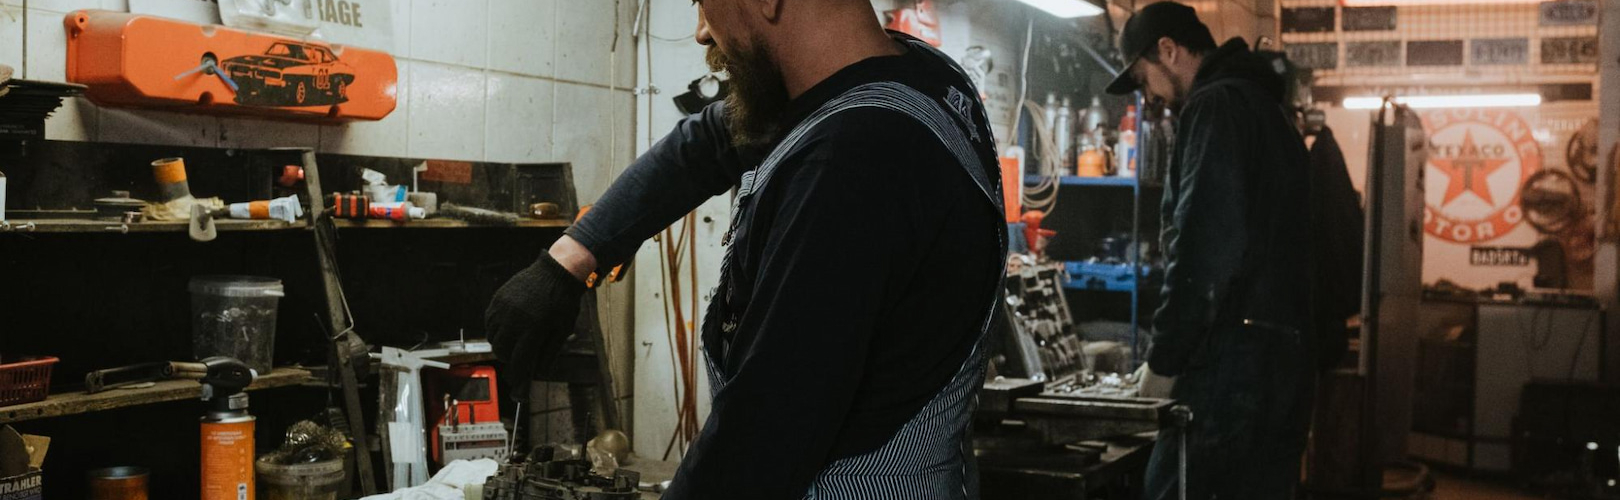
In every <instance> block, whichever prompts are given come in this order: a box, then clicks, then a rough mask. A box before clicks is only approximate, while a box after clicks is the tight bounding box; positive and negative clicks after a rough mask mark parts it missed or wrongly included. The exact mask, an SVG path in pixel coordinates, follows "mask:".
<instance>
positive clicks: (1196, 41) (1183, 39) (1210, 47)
mask: <svg viewBox="0 0 1620 500" xmlns="http://www.w3.org/2000/svg"><path fill="white" fill-rule="evenodd" d="M1168 36H1169V37H1170V40H1171V41H1173V42H1176V45H1180V46H1182V47H1183V48H1185V49H1187V52H1190V53H1192V55H1195V56H1201V55H1204V54H1208V53H1210V52H1214V51H1215V37H1214V36H1211V35H1210V34H1209V27H1208V26H1204V25H1203V23H1199V24H1198V26H1197V27H1195V28H1193V29H1188V30H1182V31H1181V32H1180V33H1175V34H1171V35H1168ZM1142 58H1143V59H1147V60H1149V61H1153V62H1159V51H1157V50H1152V49H1149V50H1148V51H1146V52H1143V53H1142Z"/></svg>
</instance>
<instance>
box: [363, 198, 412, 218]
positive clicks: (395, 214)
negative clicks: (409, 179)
mask: <svg viewBox="0 0 1620 500" xmlns="http://www.w3.org/2000/svg"><path fill="white" fill-rule="evenodd" d="M367 210H368V211H369V214H370V215H371V218H373V219H388V220H394V221H403V220H406V219H426V218H427V210H426V209H423V208H422V207H418V206H413V205H411V203H410V202H401V203H372V204H371V207H370V208H368V209H367Z"/></svg>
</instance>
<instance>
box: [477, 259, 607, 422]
mask: <svg viewBox="0 0 1620 500" xmlns="http://www.w3.org/2000/svg"><path fill="white" fill-rule="evenodd" d="M585 290H586V288H585V283H583V282H581V281H580V280H579V279H578V278H575V277H574V275H573V274H570V273H569V272H568V270H567V269H565V268H563V266H562V264H559V263H558V262H557V260H556V259H553V258H551V254H549V253H543V254H541V255H540V259H539V260H536V261H535V262H534V264H531V265H530V266H529V267H526V268H523V270H522V271H518V273H517V274H515V275H512V279H510V280H507V281H506V284H504V285H501V288H500V289H498V290H496V291H495V296H494V297H493V298H492V299H490V301H489V310H488V311H485V312H484V328H485V329H486V331H487V334H488V336H489V343H490V345H491V346H492V347H493V348H494V350H495V359H497V360H500V362H501V363H502V364H504V365H505V366H506V369H505V373H503V374H501V378H503V379H506V380H507V381H509V382H507V384H505V385H506V386H507V394H508V395H509V396H508V397H509V398H511V399H512V400H513V401H526V400H528V398H529V382H530V381H531V380H533V379H534V373H535V370H536V369H537V368H538V367H542V366H550V365H551V363H552V362H553V361H556V360H557V356H558V355H559V354H562V350H563V341H565V340H568V336H569V335H573V333H574V322H575V320H576V319H577V318H578V317H579V308H580V298H582V297H583V296H584V295H585Z"/></svg>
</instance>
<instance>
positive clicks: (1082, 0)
mask: <svg viewBox="0 0 1620 500" xmlns="http://www.w3.org/2000/svg"><path fill="white" fill-rule="evenodd" d="M1018 1H1020V2H1024V3H1025V4H1028V5H1029V6H1030V7H1034V8H1037V9H1041V10H1044V11H1046V13H1048V14H1051V15H1054V16H1057V17H1060V18H1063V19H1072V18H1076V17H1091V16H1095V15H1098V14H1102V13H1103V10H1102V7H1098V6H1096V5H1093V4H1092V3H1091V2H1087V1H1086V0H1018Z"/></svg>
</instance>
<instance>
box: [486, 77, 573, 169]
mask: <svg viewBox="0 0 1620 500" xmlns="http://www.w3.org/2000/svg"><path fill="white" fill-rule="evenodd" d="M487 85H488V87H487V88H486V89H485V92H484V94H485V96H486V101H487V102H488V103H489V108H488V109H487V110H486V111H485V114H486V116H485V119H484V124H485V125H484V130H485V134H484V158H485V159H486V160H489V161H498V162H519V161H526V160H527V161H533V160H534V159H537V158H552V157H553V155H552V148H551V133H552V129H553V128H554V124H553V123H552V122H551V118H552V116H553V114H554V113H555V112H556V108H555V106H554V105H553V98H554V95H553V93H554V92H555V85H556V84H554V83H552V82H551V81H550V80H540V79H536V78H524V77H521V76H516V75H508V74H503V73H490V74H489V82H488V84H487Z"/></svg>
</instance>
